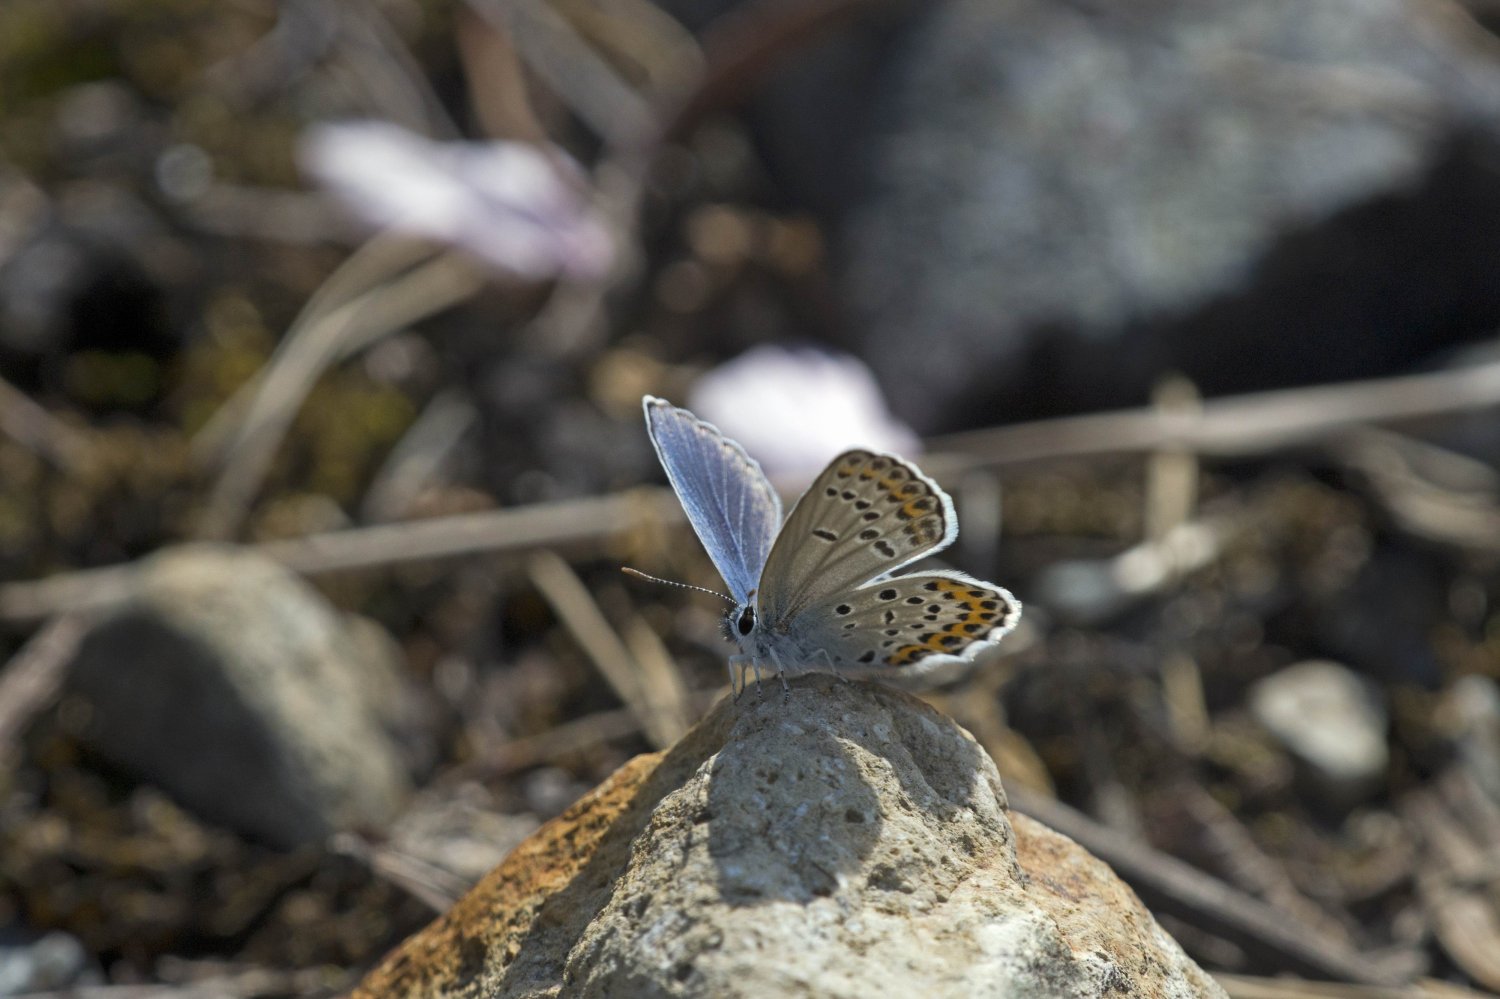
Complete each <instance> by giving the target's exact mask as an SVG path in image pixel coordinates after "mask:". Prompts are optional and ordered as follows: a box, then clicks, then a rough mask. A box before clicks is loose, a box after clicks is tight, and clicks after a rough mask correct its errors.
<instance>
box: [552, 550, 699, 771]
mask: <svg viewBox="0 0 1500 999" xmlns="http://www.w3.org/2000/svg"><path fill="white" fill-rule="evenodd" d="M529 570H530V571H529V575H530V576H531V581H532V582H533V583H534V584H536V587H537V589H538V590H540V591H541V594H542V596H543V597H544V598H545V599H546V600H547V602H548V603H549V604H550V605H551V606H552V609H553V611H554V612H556V614H557V616H558V619H559V620H561V621H562V623H563V626H564V627H565V628H567V629H568V632H569V633H570V634H571V635H572V636H573V638H574V640H575V641H577V642H578V644H579V645H580V646H581V647H582V648H583V651H584V652H585V653H586V654H587V655H588V657H589V659H590V660H592V661H593V663H594V666H595V667H596V668H597V669H598V670H599V672H600V673H601V674H602V675H603V676H604V678H605V680H607V681H608V682H609V685H610V686H611V687H613V688H614V691H615V693H616V694H618V695H619V697H620V700H622V701H624V702H625V706H626V707H627V708H629V709H630V710H631V712H632V713H633V714H634V715H635V716H636V719H637V721H638V722H639V723H640V726H641V729H642V731H644V732H645V733H646V738H647V739H648V740H649V741H650V742H651V744H652V745H653V746H654V747H655V748H657V749H665V748H666V747H667V746H670V745H671V744H672V743H673V742H675V741H676V740H677V737H678V736H679V735H681V734H682V731H683V721H684V719H683V717H682V704H683V701H684V700H685V699H686V698H685V695H684V693H683V691H682V686H681V681H680V680H678V681H677V682H676V683H667V682H659V683H652V682H650V681H649V680H648V674H647V672H646V671H645V670H644V669H643V668H642V667H641V665H640V663H639V662H637V661H636V658H635V656H634V655H633V654H632V653H631V651H630V649H629V647H627V646H626V644H625V642H624V640H622V639H621V638H620V636H619V634H617V633H616V632H615V629H614V628H613V626H611V625H610V623H609V621H608V619H606V618H605V616H604V612H603V611H601V610H600V609H599V605H598V604H597V603H595V601H594V597H593V594H592V593H590V592H589V589H588V587H586V586H584V585H583V580H581V579H579V578H578V576H577V574H576V573H574V572H573V569H572V567H571V566H569V565H568V563H566V562H564V561H563V560H562V559H561V558H559V557H558V556H557V555H555V554H554V553H552V552H538V553H537V554H536V555H534V556H532V559H531V564H530V566H529ZM653 678H655V679H658V680H659V679H660V678H659V677H655V676H654V674H653Z"/></svg>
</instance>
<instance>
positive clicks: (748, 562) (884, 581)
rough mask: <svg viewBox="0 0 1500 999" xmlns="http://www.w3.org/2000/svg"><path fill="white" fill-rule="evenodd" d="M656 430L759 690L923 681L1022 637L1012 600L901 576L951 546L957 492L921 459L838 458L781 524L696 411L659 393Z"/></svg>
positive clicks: (755, 480)
mask: <svg viewBox="0 0 1500 999" xmlns="http://www.w3.org/2000/svg"><path fill="white" fill-rule="evenodd" d="M644 408H645V413H646V425H647V429H648V432H649V433H650V436H651V440H652V443H653V444H654V445H655V447H656V451H657V456H658V457H659V458H660V459H661V463H662V466H663V467H664V468H665V469H666V472H667V477H668V479H669V480H670V481H671V483H672V486H673V488H674V489H675V490H676V491H677V495H678V497H679V499H681V500H682V504H683V508H684V510H686V512H687V514H688V519H689V521H690V522H691V523H692V525H693V528H694V530H695V531H696V532H697V534H698V537H699V539H700V540H701V541H702V542H703V545H704V547H705V548H706V549H707V550H708V554H709V557H710V558H711V559H712V560H713V562H714V564H715V566H717V568H718V569H719V572H720V574H721V575H722V576H723V577H724V581H725V583H726V584H728V586H729V589H730V592H731V594H732V597H733V601H734V604H735V606H734V607H733V609H731V610H730V611H729V613H728V614H727V615H726V617H725V635H726V637H727V638H729V639H731V640H732V641H733V642H734V643H735V644H736V645H738V647H739V654H738V655H736V656H733V657H731V660H730V681H731V686H734V679H735V677H734V667H735V666H736V665H738V666H739V667H740V682H739V686H738V689H740V690H742V689H743V687H744V674H745V672H746V670H747V669H748V670H751V671H753V672H754V675H755V676H756V679H757V680H759V678H760V672H761V670H762V669H763V668H765V669H770V670H773V671H774V672H776V673H777V675H778V676H781V677H783V682H784V677H785V676H786V674H789V673H799V672H806V671H810V670H821V671H832V672H835V673H843V672H846V671H848V672H855V671H866V672H874V673H880V672H885V673H890V672H892V671H894V672H901V673H911V672H920V671H922V670H925V669H930V668H931V667H932V666H934V665H937V664H938V663H940V662H943V661H947V660H952V659H960V658H972V656H973V655H974V654H975V653H976V652H977V651H979V650H980V649H982V648H985V647H987V646H989V645H992V644H994V643H995V642H997V641H999V639H1000V638H1001V637H1003V636H1004V635H1005V634H1007V633H1008V632H1009V631H1010V630H1011V629H1013V628H1014V627H1015V624H1016V622H1017V621H1018V620H1019V618H1020V613H1021V605H1020V602H1019V601H1017V600H1016V599H1015V598H1014V597H1013V596H1011V594H1010V593H1009V592H1008V591H1006V590H1004V589H1002V588H1000V587H998V586H995V585H994V584H992V583H985V582H982V581H980V580H976V579H973V578H971V577H969V576H965V575H963V574H962V573H957V572H919V573H910V574H907V575H895V573H896V571H897V570H898V569H901V568H903V567H904V566H906V565H908V564H910V563H911V562H914V561H916V560H917V559H919V558H922V557H924V556H926V555H929V554H932V553H933V552H936V551H939V550H941V549H943V548H946V547H947V546H948V545H950V544H952V543H953V540H954V538H955V537H956V536H957V534H958V520H957V517H956V516H955V514H954V510H953V502H952V500H950V499H949V498H948V495H947V494H946V493H944V492H943V490H942V489H941V488H940V487H939V486H938V485H937V484H936V483H935V482H933V481H932V480H931V479H929V478H928V477H927V476H925V475H923V474H922V472H921V471H920V470H919V469H918V468H917V467H916V466H915V465H912V464H911V463H910V462H908V461H906V460H905V459H903V458H900V457H898V456H896V455H892V454H883V453H880V452H875V451H865V450H852V451H846V452H844V453H843V454H841V455H839V456H838V457H837V458H835V459H834V460H833V461H832V462H830V463H829V465H828V467H827V468H825V469H824V470H823V472H822V473H821V474H819V475H818V477H817V478H816V479H815V480H814V481H813V483H812V485H811V486H809V487H808V489H807V491H806V492H805V493H804V494H803V495H802V498H801V499H799V500H798V502H797V504H796V506H795V507H793V509H792V512H791V513H790V514H789V515H788V516H787V517H786V519H785V522H783V521H782V518H781V501H780V499H779V497H777V495H776V492H775V490H774V489H773V488H772V487H771V484H770V482H769V481H768V480H767V479H766V477H765V474H764V473H763V472H762V471H761V469H760V466H759V465H758V464H756V462H755V461H754V460H753V459H752V458H750V456H749V455H747V454H746V453H745V451H744V449H743V448H741V447H740V446H739V445H738V444H736V443H735V442H734V441H732V440H730V439H729V438H727V437H725V436H724V435H723V434H721V433H720V432H719V431H718V429H717V428H715V427H714V426H713V425H712V424H709V423H705V422H704V421H702V420H699V419H698V418H697V417H695V416H693V414H692V413H690V412H688V411H687V410H685V409H679V408H677V407H674V406H672V405H671V404H670V403H668V402H666V401H664V400H661V399H657V398H654V397H652V396H647V397H646V398H645V400H644Z"/></svg>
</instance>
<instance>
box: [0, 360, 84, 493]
mask: <svg viewBox="0 0 1500 999" xmlns="http://www.w3.org/2000/svg"><path fill="white" fill-rule="evenodd" d="M0 433H3V434H5V435H6V436H7V437H9V438H11V439H12V440H14V441H16V442H17V443H18V444H20V445H21V446H22V447H24V448H26V449H27V450H29V451H31V452H32V453H34V454H36V455H38V456H40V457H41V458H42V459H43V460H45V461H48V462H50V463H51V464H53V465H54V466H56V467H57V468H58V469H60V470H61V471H64V472H67V473H69V474H77V473H78V472H80V471H82V470H83V469H84V468H87V467H88V464H89V461H90V459H91V458H92V456H93V451H94V449H93V446H92V445H91V444H90V443H89V440H88V438H87V437H85V436H84V435H83V434H81V433H79V432H78V431H76V430H74V429H73V428H72V427H70V426H68V425H67V424H66V423H63V422H62V421H61V420H59V419H57V418H56V417H54V416H53V415H52V414H51V413H49V412H47V411H46V410H45V409H43V408H42V407H41V406H39V405H37V404H36V403H35V402H34V401H32V399H31V398H30V397H29V396H27V395H26V393H24V392H22V391H21V390H20V389H18V388H16V387H15V386H14V385H12V384H11V383H10V382H8V381H6V380H5V379H3V378H0Z"/></svg>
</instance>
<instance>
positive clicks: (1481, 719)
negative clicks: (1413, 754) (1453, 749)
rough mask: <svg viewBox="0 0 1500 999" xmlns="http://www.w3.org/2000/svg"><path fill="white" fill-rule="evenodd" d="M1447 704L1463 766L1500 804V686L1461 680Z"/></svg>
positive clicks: (1487, 681) (1483, 680) (1473, 677)
mask: <svg viewBox="0 0 1500 999" xmlns="http://www.w3.org/2000/svg"><path fill="white" fill-rule="evenodd" d="M1446 700H1447V703H1448V710H1449V712H1450V713H1451V715H1452V716H1453V719H1454V722H1455V723H1456V724H1455V725H1454V728H1455V731H1454V737H1455V739H1456V741H1457V744H1458V759H1459V763H1460V765H1461V766H1462V767H1463V768H1464V770H1465V771H1467V772H1468V774H1469V776H1470V777H1472V778H1473V779H1474V783H1475V784H1477V785H1478V786H1479V787H1481V788H1483V789H1484V791H1485V793H1486V794H1488V795H1489V796H1490V797H1491V798H1492V799H1494V801H1495V802H1496V803H1500V684H1497V683H1496V682H1495V681H1494V680H1493V679H1492V678H1490V677H1487V676H1478V675H1470V676H1465V677H1461V678H1460V679H1459V680H1458V681H1457V682H1456V683H1454V684H1453V688H1452V689H1451V690H1450V691H1449V692H1448V696H1447V698H1446Z"/></svg>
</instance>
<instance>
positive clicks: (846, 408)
mask: <svg viewBox="0 0 1500 999" xmlns="http://www.w3.org/2000/svg"><path fill="white" fill-rule="evenodd" d="M689 405H690V407H691V408H692V410H693V411H694V412H695V413H697V414H698V415H700V416H702V417H703V418H704V419H705V420H708V421H709V422H711V423H713V424H715V425H716V426H718V428H719V429H720V430H722V431H724V433H726V434H728V435H729V436H730V437H733V438H734V439H735V440H737V441H739V442H740V443H741V444H743V445H744V446H745V450H747V451H749V452H750V456H751V457H753V458H755V459H756V460H757V461H759V462H760V463H761V466H762V467H763V468H764V469H765V470H766V474H767V475H770V476H771V477H772V478H777V477H783V478H787V479H794V478H801V479H804V480H805V479H808V478H811V477H812V476H813V475H816V474H817V473H818V472H820V471H822V470H823V466H824V465H825V464H827V463H828V461H829V459H831V458H833V457H834V456H835V455H837V454H839V453H840V452H841V451H845V450H847V449H848V448H851V447H866V448H873V449H874V450H877V451H894V452H896V453H897V454H901V455H904V456H907V457H911V456H913V455H915V454H917V453H919V452H920V451H921V449H922V442H921V441H920V440H919V439H918V437H917V435H916V434H915V433H914V432H913V431H912V430H911V428H910V427H908V426H906V425H905V424H904V423H902V422H901V421H899V420H897V419H896V418H895V417H894V416H892V415H891V414H890V412H889V410H887V409H886V404H885V398H884V397H883V396H882V395H881V393H880V386H879V385H877V384H876V382H875V377H874V376H873V375H872V374H870V369H869V368H867V367H865V365H864V363H863V362H862V361H860V360H858V359H856V358H853V357H850V356H848V355H847V354H831V353H827V352H825V351H822V350H815V349H811V348H802V349H791V348H786V347H778V346H772V345H769V344H768V345H765V346H761V347H756V348H754V349H752V350H749V351H747V352H745V353H744V354H741V355H740V356H739V357H736V358H735V359H734V360H732V361H728V362H726V363H724V364H721V365H720V366H719V367H717V368H715V369H714V370H712V371H710V372H709V373H708V374H706V375H704V376H703V377H702V378H700V379H698V382H697V384H696V385H695V386H694V387H693V391H692V392H691V394H690V399H689Z"/></svg>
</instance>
